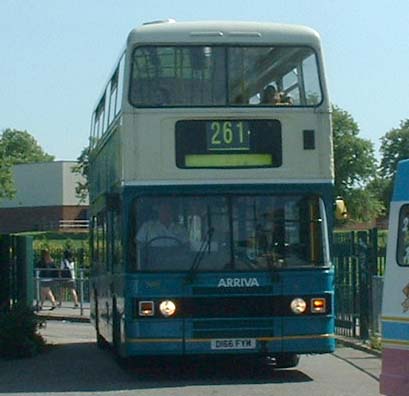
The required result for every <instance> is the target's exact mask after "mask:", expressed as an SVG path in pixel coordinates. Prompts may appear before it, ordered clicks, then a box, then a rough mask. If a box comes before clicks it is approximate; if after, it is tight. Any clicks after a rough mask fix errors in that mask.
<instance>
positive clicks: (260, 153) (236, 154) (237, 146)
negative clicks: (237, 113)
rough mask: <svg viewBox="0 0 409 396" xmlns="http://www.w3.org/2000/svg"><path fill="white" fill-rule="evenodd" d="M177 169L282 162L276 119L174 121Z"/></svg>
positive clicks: (242, 166)
mask: <svg viewBox="0 0 409 396" xmlns="http://www.w3.org/2000/svg"><path fill="white" fill-rule="evenodd" d="M175 133H176V138H175V140H176V165H177V167H178V168H255V167H268V168H276V167H279V166H281V164H282V141H281V124H280V122H279V121H277V120H185V121H178V122H177V123H176V127H175Z"/></svg>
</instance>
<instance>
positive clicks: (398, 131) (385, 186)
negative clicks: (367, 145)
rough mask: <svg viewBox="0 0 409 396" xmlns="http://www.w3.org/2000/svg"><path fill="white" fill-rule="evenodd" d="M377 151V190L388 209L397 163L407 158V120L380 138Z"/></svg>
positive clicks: (408, 147)
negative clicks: (379, 160) (379, 159)
mask: <svg viewBox="0 0 409 396" xmlns="http://www.w3.org/2000/svg"><path fill="white" fill-rule="evenodd" d="M379 151H380V152H381V156H382V158H381V164H380V167H379V174H380V176H381V180H380V181H379V182H378V183H379V186H378V190H379V194H380V195H381V196H382V200H383V201H384V204H385V206H386V207H389V202H390V200H391V196H392V191H393V179H394V177H395V174H396V169H397V167H398V162H399V161H400V160H403V159H408V158H409V119H406V120H404V121H401V123H400V126H399V128H394V129H391V130H390V131H389V132H387V133H386V134H385V135H384V136H383V137H382V138H381V147H380V150H379Z"/></svg>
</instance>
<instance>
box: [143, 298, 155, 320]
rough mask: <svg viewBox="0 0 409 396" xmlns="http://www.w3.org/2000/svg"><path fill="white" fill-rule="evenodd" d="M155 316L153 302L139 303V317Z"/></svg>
mask: <svg viewBox="0 0 409 396" xmlns="http://www.w3.org/2000/svg"><path fill="white" fill-rule="evenodd" d="M153 315H155V305H154V303H153V301H139V316H153Z"/></svg>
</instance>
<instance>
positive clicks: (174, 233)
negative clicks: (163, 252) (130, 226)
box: [136, 220, 188, 247]
mask: <svg viewBox="0 0 409 396" xmlns="http://www.w3.org/2000/svg"><path fill="white" fill-rule="evenodd" d="M161 237H162V238H161ZM154 238H158V239H156V240H155V241H153V242H152V244H151V246H156V247H168V246H178V245H179V243H178V242H177V241H175V240H174V239H172V238H175V239H177V240H178V241H180V242H181V243H182V244H185V243H187V242H188V237H187V232H186V230H185V228H184V227H183V226H182V225H180V224H175V223H171V224H169V226H168V227H166V226H165V225H164V224H162V223H161V222H160V221H159V220H149V221H147V222H146V223H144V224H142V226H141V228H140V229H139V231H138V233H137V234H136V240H137V241H138V242H143V243H148V242H149V241H151V240H152V239H154ZM167 238H169V239H167Z"/></svg>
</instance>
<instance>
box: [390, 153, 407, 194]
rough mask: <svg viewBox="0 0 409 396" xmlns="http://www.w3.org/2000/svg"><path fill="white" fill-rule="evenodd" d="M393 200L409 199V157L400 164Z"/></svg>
mask: <svg viewBox="0 0 409 396" xmlns="http://www.w3.org/2000/svg"><path fill="white" fill-rule="evenodd" d="M392 201H409V159H407V160H404V161H400V162H399V164H398V170H397V172H396V180H395V187H394V190H393V198H392Z"/></svg>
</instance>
